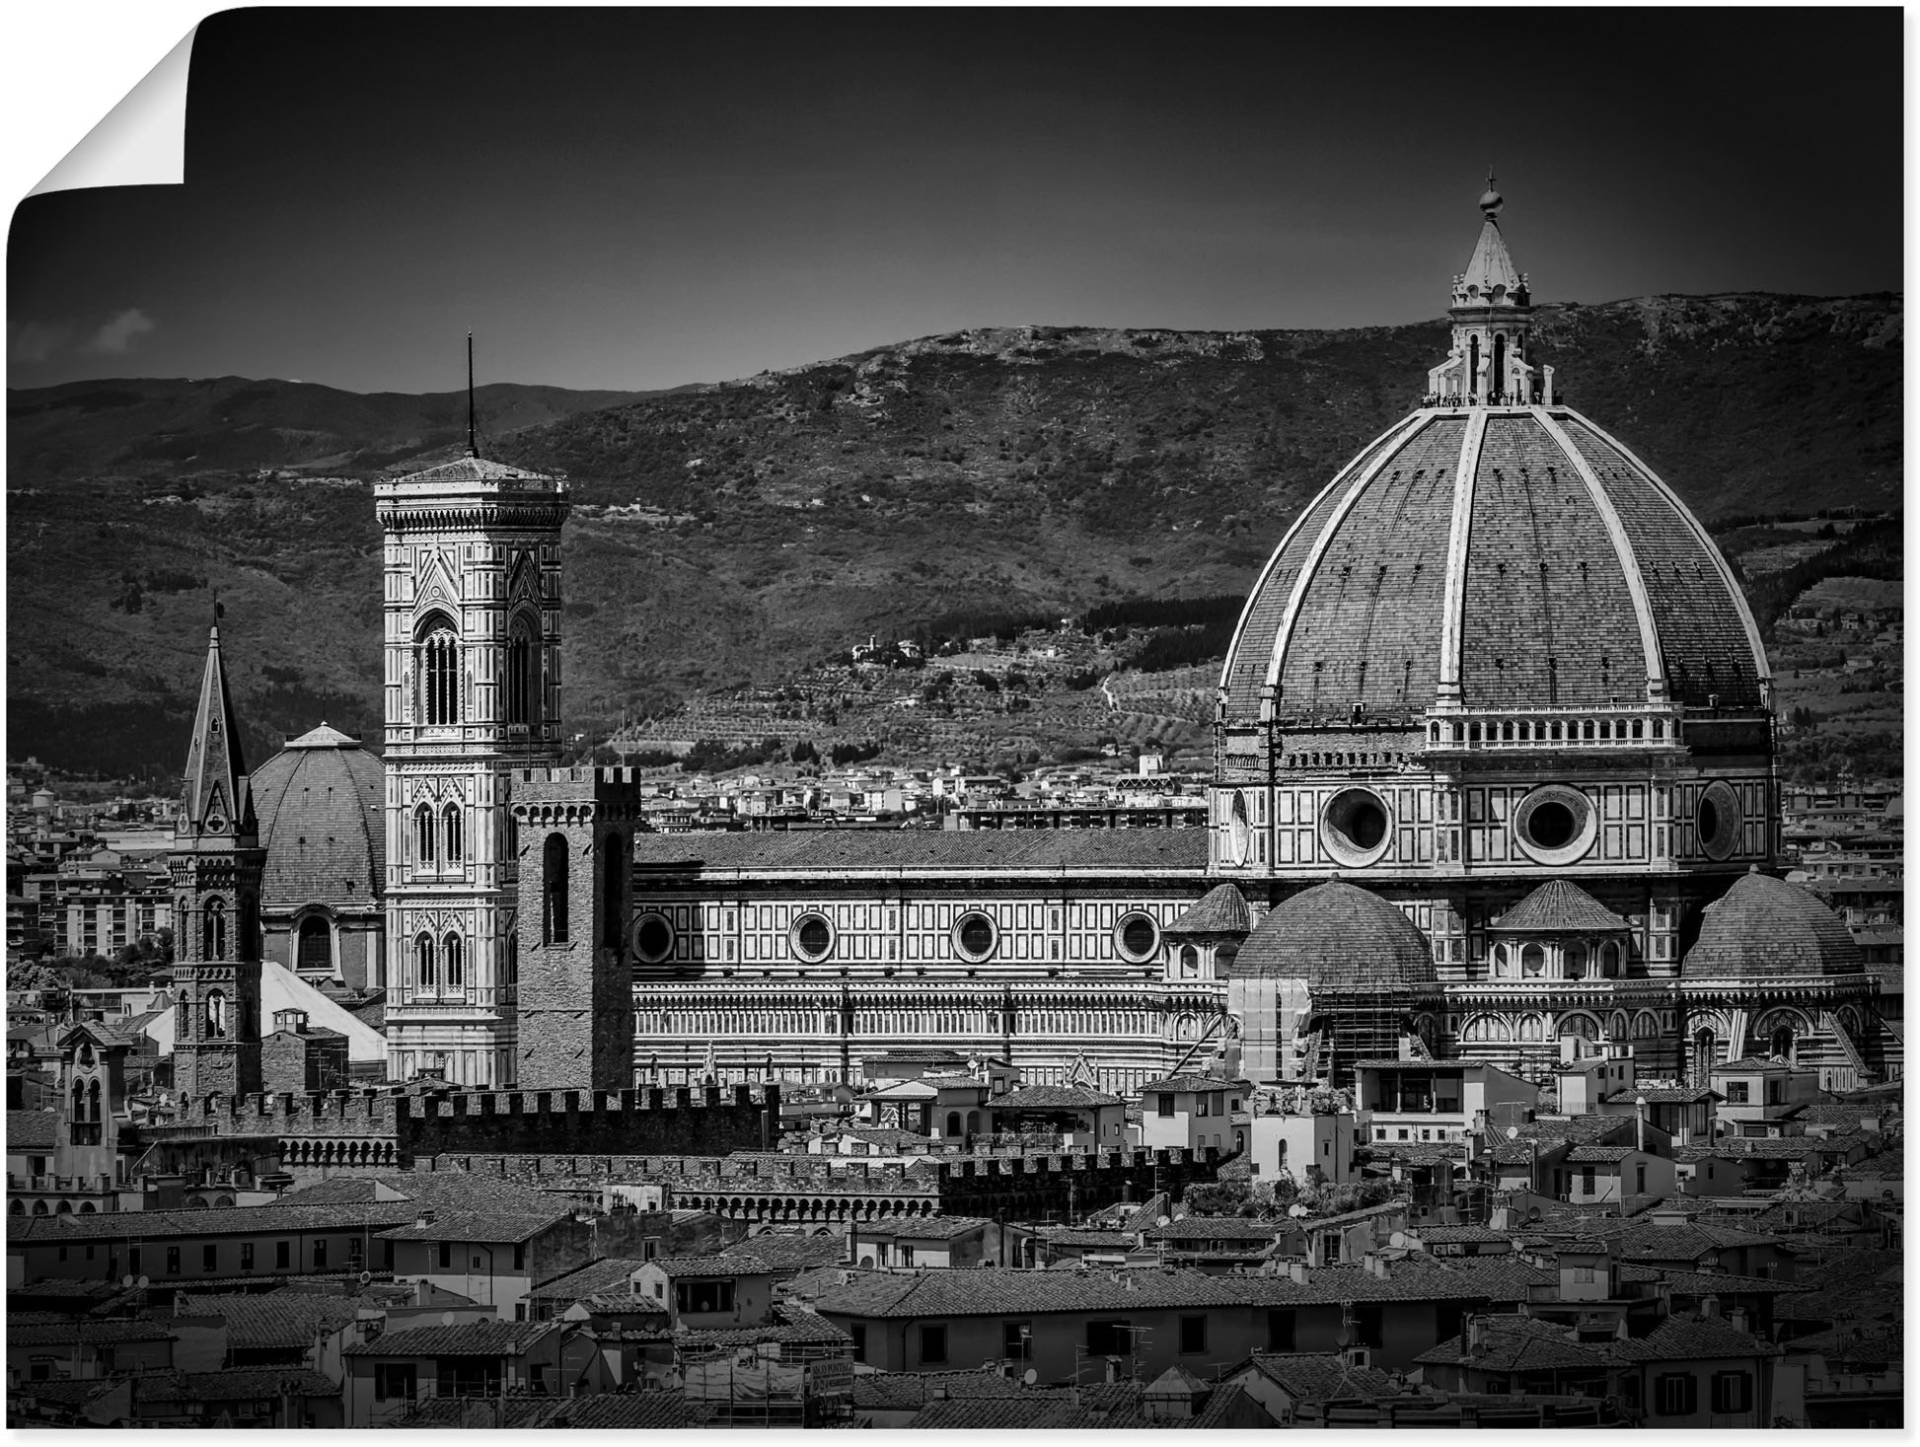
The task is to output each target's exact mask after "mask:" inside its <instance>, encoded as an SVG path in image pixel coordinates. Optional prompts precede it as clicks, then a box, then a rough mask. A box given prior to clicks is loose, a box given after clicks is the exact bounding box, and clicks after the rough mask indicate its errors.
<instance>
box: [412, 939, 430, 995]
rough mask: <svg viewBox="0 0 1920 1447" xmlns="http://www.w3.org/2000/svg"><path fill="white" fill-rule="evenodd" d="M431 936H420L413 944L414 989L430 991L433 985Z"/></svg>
mask: <svg viewBox="0 0 1920 1447" xmlns="http://www.w3.org/2000/svg"><path fill="white" fill-rule="evenodd" d="M434 974H435V971H434V967H433V936H432V935H421V936H419V937H418V938H417V939H415V940H414V942H413V983H414V987H415V988H416V989H420V990H432V989H434V988H435V985H434Z"/></svg>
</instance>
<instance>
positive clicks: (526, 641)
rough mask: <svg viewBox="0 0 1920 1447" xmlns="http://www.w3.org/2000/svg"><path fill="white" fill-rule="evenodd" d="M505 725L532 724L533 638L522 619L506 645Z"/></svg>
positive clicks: (514, 628)
mask: <svg viewBox="0 0 1920 1447" xmlns="http://www.w3.org/2000/svg"><path fill="white" fill-rule="evenodd" d="M506 692H507V698H506V704H507V722H508V723H510V724H530V723H532V722H533V638H532V629H531V628H530V627H529V625H528V624H527V622H526V620H525V619H520V620H517V621H516V622H515V623H514V625H513V637H512V638H511V639H510V640H509V641H508V643H507V678H506Z"/></svg>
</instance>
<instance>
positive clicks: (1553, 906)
mask: <svg viewBox="0 0 1920 1447" xmlns="http://www.w3.org/2000/svg"><path fill="white" fill-rule="evenodd" d="M1492 927H1493V928H1494V929H1496V930H1510V931H1519V932H1526V933H1534V934H1624V933H1625V932H1626V931H1627V930H1628V929H1629V928H1630V926H1629V925H1628V924H1627V922H1626V921H1625V920H1623V919H1622V918H1620V916H1619V915H1617V914H1615V913H1614V912H1613V911H1612V910H1610V909H1608V908H1607V907H1606V906H1605V905H1604V904H1602V903H1600V901H1599V900H1597V899H1595V898H1594V897H1593V896H1592V895H1590V894H1588V893H1587V892H1586V891H1585V890H1584V889H1582V888H1581V887H1580V886H1579V885H1577V884H1574V883H1572V882H1571V881H1570V880H1565V879H1550V880H1548V881H1547V882H1546V883H1545V884H1543V885H1541V886H1540V887H1539V888H1538V889H1536V890H1534V891H1533V893H1531V894H1529V895H1528V896H1527V897H1526V898H1525V899H1523V900H1521V901H1520V902H1519V903H1518V904H1516V905H1515V906H1514V907H1513V908H1512V909H1510V910H1508V911H1507V912H1506V913H1505V914H1503V915H1501V916H1500V918H1499V919H1497V920H1495V921H1494V922H1493V926H1492Z"/></svg>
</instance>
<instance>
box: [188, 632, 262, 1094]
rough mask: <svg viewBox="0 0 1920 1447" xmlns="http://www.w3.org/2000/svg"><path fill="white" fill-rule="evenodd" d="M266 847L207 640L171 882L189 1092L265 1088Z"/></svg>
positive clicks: (212, 638)
mask: <svg viewBox="0 0 1920 1447" xmlns="http://www.w3.org/2000/svg"><path fill="white" fill-rule="evenodd" d="M265 864H266V851H265V850H263V849H262V848H261V847H260V840H259V825H258V823H257V822H256V821H255V818H254V809H253V790H252V788H251V787H250V785H249V781H248V779H247V766H246V761H245V759H244V758H243V757H242V755H241V750H240V736H239V732H238V730H237V729H236V728H235V726H234V716H233V700H232V698H231V697H230V696H229V695H228V692H227V671H226V666H225V664H224V663H223V662H222V660H221V657H220V630H219V628H218V627H215V628H214V629H213V630H212V631H211V633H210V634H209V635H208V638H207V664H206V670H205V672H204V673H203V674H202V676H201V681H200V705H199V709H198V711H197V713H196V714H195V716H194V721H193V743H192V744H191V746H190V747H189V749H188V752H187V782H186V791H185V795H184V797H183V798H182V800H181V808H180V818H179V820H178V822H177V823H176V824H175V826H174V835H173V852H172V854H171V855H170V856H169V857H168V868H169V872H170V873H171V875H172V885H173V927H174V959H175V963H174V967H173V982H174V993H175V997H176V999H175V1008H174V1048H173V1080H174V1087H175V1089H176V1090H177V1091H178V1092H179V1093H180V1095H181V1096H182V1097H190V1098H192V1099H196V1100H198V1099H204V1098H205V1097H206V1096H208V1095H213V1094H220V1095H226V1096H233V1095H237V1094H244V1093H247V1092H250V1091H256V1090H258V1089H260V874H261V871H262V869H263V868H264V867H265Z"/></svg>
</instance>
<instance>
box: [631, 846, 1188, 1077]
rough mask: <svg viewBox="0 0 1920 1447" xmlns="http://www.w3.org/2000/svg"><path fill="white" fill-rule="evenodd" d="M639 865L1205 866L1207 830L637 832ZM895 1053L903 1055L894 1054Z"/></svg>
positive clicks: (756, 868)
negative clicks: (696, 835) (693, 833)
mask: <svg viewBox="0 0 1920 1447" xmlns="http://www.w3.org/2000/svg"><path fill="white" fill-rule="evenodd" d="M633 847H634V862H635V864H636V865H639V866H640V867H642V868H651V869H663V868H668V867H671V866H675V865H680V866H685V867H688V868H690V869H691V868H697V869H701V870H704V871H707V872H710V873H711V872H717V871H729V872H732V871H738V872H740V873H743V874H749V875H751V874H756V873H760V872H764V871H791V870H803V871H819V870H828V871H841V870H857V869H933V870H950V869H979V868H994V869H1007V870H1039V871H1049V870H1051V871H1058V870H1067V871H1076V870H1086V871H1100V870H1126V871H1133V872H1137V871H1140V870H1175V871H1179V872H1182V873H1186V872H1191V873H1193V874H1195V875H1198V874H1199V873H1200V871H1202V870H1204V869H1205V868H1206V863H1207V835H1206V831H1205V830H1204V829H1112V830H1106V829H1100V830H1080V829H1064V830H1063V829H1019V830H998V829H994V830H980V831H972V830H962V831H947V830H925V829H910V830H886V831H882V832H869V831H865V830H851V829H849V830H821V831H817V832H815V831H806V832H796V833H787V832H784V831H778V830H773V831H766V832H755V833H745V834H708V835H701V836H698V837H694V836H690V835H675V834H641V835H638V836H636V837H635V839H634V841H633ZM895 1058H905V1057H902V1056H900V1054H899V1052H895Z"/></svg>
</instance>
